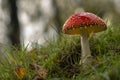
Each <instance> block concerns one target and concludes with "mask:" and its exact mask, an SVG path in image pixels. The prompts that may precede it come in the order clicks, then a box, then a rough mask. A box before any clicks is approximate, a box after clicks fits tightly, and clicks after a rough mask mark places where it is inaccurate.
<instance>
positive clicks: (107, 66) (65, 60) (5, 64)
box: [0, 26, 120, 80]
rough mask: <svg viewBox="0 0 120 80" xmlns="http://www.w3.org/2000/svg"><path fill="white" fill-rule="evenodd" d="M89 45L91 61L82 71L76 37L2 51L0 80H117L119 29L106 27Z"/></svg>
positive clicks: (119, 55) (119, 48)
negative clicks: (28, 49) (28, 47)
mask: <svg viewBox="0 0 120 80" xmlns="http://www.w3.org/2000/svg"><path fill="white" fill-rule="evenodd" d="M89 42H90V49H91V54H92V55H93V56H94V58H95V61H94V62H93V63H91V64H89V65H87V66H86V67H83V66H82V65H81V64H80V56H81V43H80V36H70V35H64V34H61V37H59V39H58V40H55V41H50V40H49V41H48V43H49V45H48V46H37V47H36V48H35V49H33V50H31V51H27V50H26V48H23V47H22V46H21V48H20V49H19V50H17V49H16V48H15V47H11V48H10V49H5V51H4V52H3V54H5V56H4V57H3V58H1V59H0V80H120V67H119V66H120V28H119V27H112V26H109V27H108V29H107V30H106V31H103V32H101V33H96V34H92V35H90V38H89Z"/></svg>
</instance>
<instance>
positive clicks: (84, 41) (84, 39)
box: [80, 33, 91, 64]
mask: <svg viewBox="0 0 120 80" xmlns="http://www.w3.org/2000/svg"><path fill="white" fill-rule="evenodd" d="M88 37H89V34H87V33H83V34H81V50H82V55H81V61H80V62H81V63H83V64H84V63H86V59H87V58H88V57H89V56H91V53H90V47H89V40H88Z"/></svg>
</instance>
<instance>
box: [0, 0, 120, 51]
mask: <svg viewBox="0 0 120 80" xmlns="http://www.w3.org/2000/svg"><path fill="white" fill-rule="evenodd" d="M119 4H120V0H0V44H1V45H5V44H12V45H14V46H19V45H20V44H22V45H24V46H27V48H28V50H30V49H32V48H33V47H34V46H36V45H35V44H40V45H46V44H47V41H49V40H54V39H57V37H58V36H60V33H61V28H62V25H63V24H64V22H65V20H66V19H67V18H68V17H69V16H70V15H72V14H74V13H78V12H83V11H87V12H92V13H94V14H96V15H98V16H100V17H101V18H103V19H104V20H105V22H106V23H107V25H108V26H110V25H112V26H114V27H119V26H120V25H119V23H120V9H119V8H120V5H119Z"/></svg>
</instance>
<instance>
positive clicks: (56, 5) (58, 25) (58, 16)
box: [52, 0, 62, 34]
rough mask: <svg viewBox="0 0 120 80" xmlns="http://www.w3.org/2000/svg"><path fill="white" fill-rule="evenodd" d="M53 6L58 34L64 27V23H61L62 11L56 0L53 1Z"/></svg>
mask: <svg viewBox="0 0 120 80" xmlns="http://www.w3.org/2000/svg"><path fill="white" fill-rule="evenodd" d="M52 4H53V7H54V10H55V17H54V20H55V24H56V26H57V29H58V30H57V31H58V34H60V33H61V27H62V23H61V18H60V11H59V7H58V3H57V1H56V0H52Z"/></svg>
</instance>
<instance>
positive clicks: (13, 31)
mask: <svg viewBox="0 0 120 80" xmlns="http://www.w3.org/2000/svg"><path fill="white" fill-rule="evenodd" d="M16 2H17V0H8V4H9V9H10V19H11V20H10V24H9V29H10V33H9V39H10V41H11V44H12V45H14V46H17V47H18V46H19V45H20V26H19V21H18V15H17V12H18V8H17V4H16Z"/></svg>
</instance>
